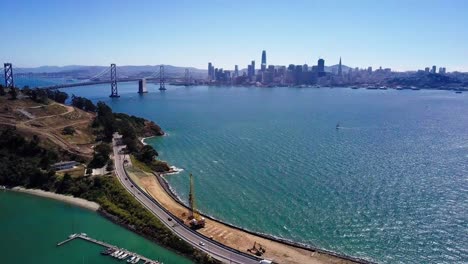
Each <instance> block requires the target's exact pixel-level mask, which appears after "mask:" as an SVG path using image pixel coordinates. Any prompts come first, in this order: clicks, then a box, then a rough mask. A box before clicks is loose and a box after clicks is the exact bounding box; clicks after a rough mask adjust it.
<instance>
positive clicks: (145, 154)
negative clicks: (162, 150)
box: [136, 145, 158, 164]
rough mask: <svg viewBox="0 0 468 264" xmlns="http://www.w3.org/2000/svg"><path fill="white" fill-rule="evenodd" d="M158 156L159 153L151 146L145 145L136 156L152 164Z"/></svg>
mask: <svg viewBox="0 0 468 264" xmlns="http://www.w3.org/2000/svg"><path fill="white" fill-rule="evenodd" d="M156 156H158V152H156V150H155V149H154V148H153V147H151V146H150V145H145V146H144V147H142V148H141V150H140V151H139V152H138V153H137V154H136V158H137V159H138V160H140V161H142V162H144V163H147V164H150V163H152V162H153V161H154V158H155V157H156Z"/></svg>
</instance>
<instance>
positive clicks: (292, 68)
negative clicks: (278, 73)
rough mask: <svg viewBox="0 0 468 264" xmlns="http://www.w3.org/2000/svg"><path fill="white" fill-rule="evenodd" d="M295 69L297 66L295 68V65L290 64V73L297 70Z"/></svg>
mask: <svg viewBox="0 0 468 264" xmlns="http://www.w3.org/2000/svg"><path fill="white" fill-rule="evenodd" d="M295 67H296V66H295V65H294V64H289V66H288V71H294V68H295Z"/></svg>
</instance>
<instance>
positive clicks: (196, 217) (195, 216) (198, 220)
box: [188, 173, 205, 229]
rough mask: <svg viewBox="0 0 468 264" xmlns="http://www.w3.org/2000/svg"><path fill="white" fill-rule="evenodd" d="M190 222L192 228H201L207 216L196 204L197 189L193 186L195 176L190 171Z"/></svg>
mask: <svg viewBox="0 0 468 264" xmlns="http://www.w3.org/2000/svg"><path fill="white" fill-rule="evenodd" d="M189 204H190V211H189V217H188V219H189V224H190V227H191V228H192V229H199V228H203V227H205V218H203V217H201V216H200V213H199V212H198V210H197V208H196V206H195V190H194V186H193V176H192V174H191V173H190V193H189Z"/></svg>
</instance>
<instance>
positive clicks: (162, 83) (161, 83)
mask: <svg viewBox="0 0 468 264" xmlns="http://www.w3.org/2000/svg"><path fill="white" fill-rule="evenodd" d="M159 90H161V91H164V90H166V82H165V80H164V65H161V66H159Z"/></svg>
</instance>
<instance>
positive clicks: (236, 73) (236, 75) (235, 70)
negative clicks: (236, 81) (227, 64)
mask: <svg viewBox="0 0 468 264" xmlns="http://www.w3.org/2000/svg"><path fill="white" fill-rule="evenodd" d="M238 76H239V66H237V65H235V66H234V77H238Z"/></svg>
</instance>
